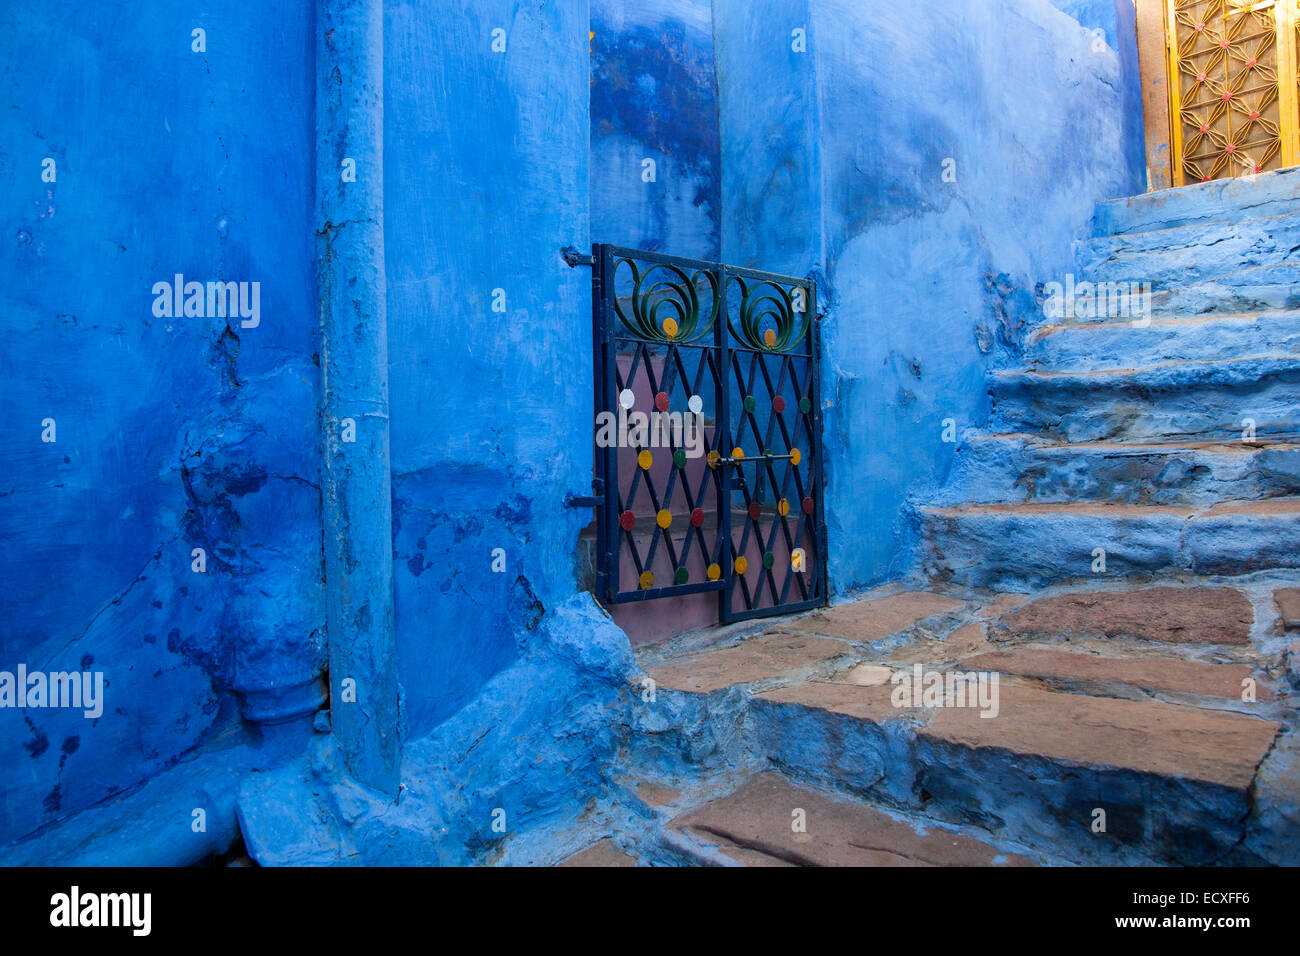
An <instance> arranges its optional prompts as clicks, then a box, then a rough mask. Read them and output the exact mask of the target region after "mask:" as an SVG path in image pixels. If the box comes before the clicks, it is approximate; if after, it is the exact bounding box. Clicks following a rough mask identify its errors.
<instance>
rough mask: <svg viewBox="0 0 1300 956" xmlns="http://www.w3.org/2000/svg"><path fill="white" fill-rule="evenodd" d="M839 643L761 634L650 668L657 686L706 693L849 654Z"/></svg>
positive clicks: (795, 635) (792, 636) (819, 639)
mask: <svg viewBox="0 0 1300 956" xmlns="http://www.w3.org/2000/svg"><path fill="white" fill-rule="evenodd" d="M848 650H849V648H848V646H847V645H845V644H843V643H842V642H840V641H833V640H829V639H827V638H821V637H813V636H812V635H810V634H785V633H772V634H764V635H761V636H759V637H756V638H753V639H751V640H748V641H745V642H744V643H742V644H739V645H736V646H733V647H723V648H719V649H717V650H713V651H706V652H704V653H702V654H693V655H691V656H689V657H683V658H680V659H678V660H674V661H670V662H668V663H666V664H661V665H659V666H658V667H654V668H651V669H650V670H649V671H648V672H647V673H648V674H649V676H650V677H651V678H652V679H653V680H654V681H655V683H657V684H658V685H659V686H660V687H663V688H667V689H670V690H684V691H689V692H691V693H694V694H708V693H712V692H713V691H715V690H721V689H722V688H723V687H730V686H732V685H733V684H749V683H753V682H754V681H759V680H765V679H768V678H772V677H779V676H781V675H783V674H787V673H789V672H791V671H794V670H796V669H798V668H802V667H807V666H809V665H813V664H817V663H820V662H822V661H826V660H829V659H831V658H834V657H837V656H840V655H843V654H846V653H848Z"/></svg>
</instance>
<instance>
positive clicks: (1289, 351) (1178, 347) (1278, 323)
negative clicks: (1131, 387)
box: [1025, 310, 1300, 371]
mask: <svg viewBox="0 0 1300 956" xmlns="http://www.w3.org/2000/svg"><path fill="white" fill-rule="evenodd" d="M1229 355H1277V356H1286V355H1300V310H1293V311H1277V312H1263V313H1250V314H1238V315H1215V314H1211V315H1208V316H1204V315H1202V316H1191V317H1185V318H1171V317H1167V316H1165V317H1153V318H1152V319H1151V322H1150V324H1149V325H1145V326H1143V325H1140V324H1139V325H1135V324H1134V322H1133V321H1132V320H1118V321H1110V322H1091V323H1082V324H1079V323H1076V324H1062V325H1050V326H1044V327H1042V328H1040V329H1038V330H1037V331H1036V332H1034V333H1033V334H1032V335H1031V336H1030V339H1029V343H1028V345H1027V347H1026V349H1025V364H1026V365H1027V366H1029V368H1030V369H1032V370H1034V371H1051V370H1053V369H1066V368H1087V369H1090V370H1092V371H1099V370H1102V369H1122V368H1133V367H1134V366H1135V365H1137V366H1141V365H1155V364H1160V363H1168V362H1210V361H1214V360H1216V359H1220V358H1222V357H1224V356H1229Z"/></svg>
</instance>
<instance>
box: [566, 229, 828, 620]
mask: <svg viewBox="0 0 1300 956" xmlns="http://www.w3.org/2000/svg"><path fill="white" fill-rule="evenodd" d="M591 265H592V305H593V310H592V311H593V322H594V326H593V328H594V338H593V341H594V343H595V353H596V375H595V385H596V391H595V398H596V411H597V418H596V488H597V492H598V494H597V504H598V507H597V515H596V524H597V565H598V567H597V594H598V596H599V597H600V598H601V599H602V600H604V601H606V602H609V603H614V604H617V603H624V602H630V601H644V600H652V599H655V598H666V597H673V596H678V595H686V594H696V593H699V592H705V591H716V592H718V600H719V612H718V615H719V618H720V620H722V621H724V622H731V621H739V620H744V619H746V618H752V617H762V616H768V615H773V614H782V613H790V612H794V611H800V610H805V609H808V608H813V607H820V606H822V605H824V604H825V603H826V532H825V524H824V521H823V510H822V509H823V500H822V499H823V494H822V491H823V479H822V443H821V418H822V415H821V408H820V405H819V402H818V394H817V387H818V385H817V383H818V379H817V374H818V355H819V341H818V333H819V330H818V322H817V300H816V296H817V289H816V284H815V283H814V282H813V281H811V280H809V279H795V278H791V277H789V276H781V275H775V274H772V273H765V272H757V271H754V270H752V269H742V268H737V267H734V266H728V265H722V264H720V263H714V262H704V261H699V260H694V259H682V258H677V257H674V256H666V255H660V254H658V253H652V252H643V251H638V250H634V249H623V248H619V247H617V246H609V245H597V246H595V247H594V248H593V254H592V260H591Z"/></svg>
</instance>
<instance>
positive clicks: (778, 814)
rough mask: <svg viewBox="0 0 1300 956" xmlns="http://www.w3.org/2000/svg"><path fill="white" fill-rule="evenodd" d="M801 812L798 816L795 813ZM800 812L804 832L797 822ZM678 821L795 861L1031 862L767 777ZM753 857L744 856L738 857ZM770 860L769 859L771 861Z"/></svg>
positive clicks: (743, 846)
mask: <svg viewBox="0 0 1300 956" xmlns="http://www.w3.org/2000/svg"><path fill="white" fill-rule="evenodd" d="M798 810H802V811H803V813H802V814H801V815H796V813H795V811H798ZM799 816H802V819H803V822H804V824H805V828H804V832H796V827H794V826H793V825H792V824H793V823H794V822H795V821H796V820H797V819H798V817H799ZM674 825H675V826H678V827H681V828H688V829H690V830H691V831H692V832H694V833H696V834H701V835H710V836H712V837H713V838H714V839H720V840H723V841H726V843H727V844H729V845H730V846H734V847H735V848H738V849H740V850H742V851H749V853H752V852H758V853H761V854H763V855H764V856H765V857H774V858H776V859H778V860H783V861H785V862H786V863H790V864H794V865H797V866H992V865H1012V866H1025V865H1032V863H1031V861H1029V860H1027V859H1025V858H1023V857H1020V856H1015V855H1004V854H1002V853H1000V852H999V851H998V849H997V848H996V847H993V846H990V845H988V844H986V843H982V842H980V841H979V840H975V839H972V838H971V837H968V836H964V835H962V834H955V833H948V832H946V831H944V830H940V829H938V828H933V827H927V828H925V829H923V830H922V829H918V828H915V827H913V826H912V825H911V824H909V823H906V822H904V821H900V820H896V819H894V818H893V817H890V816H888V815H886V814H884V813H882V812H881V811H879V810H876V809H874V808H871V807H866V806H863V805H861V804H856V803H850V802H848V801H841V800H835V799H831V798H830V797H828V796H826V795H824V794H821V793H817V792H815V791H812V790H807V789H804V788H802V787H796V786H794V785H793V784H791V783H790V782H789V781H787V780H785V779H784V778H782V777H779V776H776V775H773V774H765V775H762V776H758V777H754V778H753V779H751V780H749V781H748V782H747V783H746V784H745V785H744V786H743V787H742V788H741V789H739V790H738V791H736V792H735V793H733V794H731V795H730V796H727V797H723V798H722V799H720V800H715V801H714V802H712V803H710V804H708V805H706V806H704V807H701V808H700V809H698V810H696V811H694V812H692V813H690V814H688V815H686V816H685V817H683V818H681V819H680V820H679V821H677V822H676V823H675V824H674ZM737 858H738V859H741V861H742V862H748V859H750V857H749V856H748V854H747V853H743V852H742V854H741V855H739V856H738V857H737ZM769 865H770V864H769Z"/></svg>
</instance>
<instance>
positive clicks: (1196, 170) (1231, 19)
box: [1166, 0, 1300, 186]
mask: <svg viewBox="0 0 1300 956" xmlns="http://www.w3.org/2000/svg"><path fill="white" fill-rule="evenodd" d="M1168 3H1169V6H1168V20H1167V27H1166V29H1167V31H1168V46H1169V60H1170V64H1169V74H1170V79H1171V82H1170V95H1171V98H1172V100H1173V102H1172V106H1173V109H1172V111H1171V115H1172V117H1173V121H1172V125H1173V141H1174V152H1175V164H1174V184H1175V185H1179V186H1181V185H1185V184H1187V183H1194V182H1208V181H1210V180H1213V179H1222V178H1225V177H1232V176H1242V175H1252V174H1254V173H1258V172H1264V171H1265V170H1270V169H1277V168H1280V167H1283V166H1288V165H1292V164H1294V163H1297V162H1300V133H1298V131H1297V119H1298V117H1297V115H1296V114H1297V103H1300V98H1298V96H1297V83H1298V82H1300V73H1298V71H1297V64H1296V49H1297V42H1296V24H1297V16H1296V10H1297V9H1300V5H1298V4H1297V0H1168Z"/></svg>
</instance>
